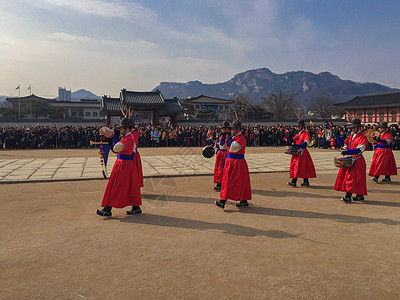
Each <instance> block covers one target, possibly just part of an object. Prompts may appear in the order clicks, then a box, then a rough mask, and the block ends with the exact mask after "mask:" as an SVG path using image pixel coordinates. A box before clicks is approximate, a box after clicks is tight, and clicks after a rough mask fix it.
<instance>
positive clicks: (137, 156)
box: [132, 130, 144, 187]
mask: <svg viewBox="0 0 400 300" xmlns="http://www.w3.org/2000/svg"><path fill="white" fill-rule="evenodd" d="M132 135H133V138H134V139H135V143H136V149H135V151H136V153H135V156H134V157H133V163H134V164H135V169H136V172H137V175H138V178H139V182H140V187H144V184H143V168H142V160H141V159H140V154H139V151H138V150H137V147H138V145H139V133H138V132H137V131H136V130H132Z"/></svg>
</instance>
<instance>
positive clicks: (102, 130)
mask: <svg viewBox="0 0 400 300" xmlns="http://www.w3.org/2000/svg"><path fill="white" fill-rule="evenodd" d="M99 134H100V135H104V136H105V137H106V138H112V137H113V136H114V130H112V129H110V128H108V127H106V126H103V127H101V128H100V129H99Z"/></svg>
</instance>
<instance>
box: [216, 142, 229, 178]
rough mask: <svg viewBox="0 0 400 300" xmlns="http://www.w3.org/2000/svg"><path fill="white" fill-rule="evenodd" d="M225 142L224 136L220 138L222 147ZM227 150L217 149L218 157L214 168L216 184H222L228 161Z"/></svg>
mask: <svg viewBox="0 0 400 300" xmlns="http://www.w3.org/2000/svg"><path fill="white" fill-rule="evenodd" d="M223 142H224V144H226V139H225V141H222V136H221V137H220V138H219V145H221V144H222V143H223ZM226 153H227V151H226V149H225V150H224V149H217V155H216V158H215V166H214V183H220V182H222V174H223V171H224V165H225V159H226Z"/></svg>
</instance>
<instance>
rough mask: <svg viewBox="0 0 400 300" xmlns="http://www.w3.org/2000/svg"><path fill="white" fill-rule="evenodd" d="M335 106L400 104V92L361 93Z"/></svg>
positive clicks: (353, 106) (352, 106) (355, 106)
mask: <svg viewBox="0 0 400 300" xmlns="http://www.w3.org/2000/svg"><path fill="white" fill-rule="evenodd" d="M334 106H338V107H343V108H357V107H382V106H400V92H392V93H383V94H371V95H361V96H357V97H355V98H354V99H352V100H350V101H347V102H343V103H337V104H335V105H334Z"/></svg>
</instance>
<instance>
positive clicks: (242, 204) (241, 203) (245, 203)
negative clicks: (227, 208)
mask: <svg viewBox="0 0 400 300" xmlns="http://www.w3.org/2000/svg"><path fill="white" fill-rule="evenodd" d="M243 206H249V202H247V200H242V201H240V202H239V203H236V207H243Z"/></svg>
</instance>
